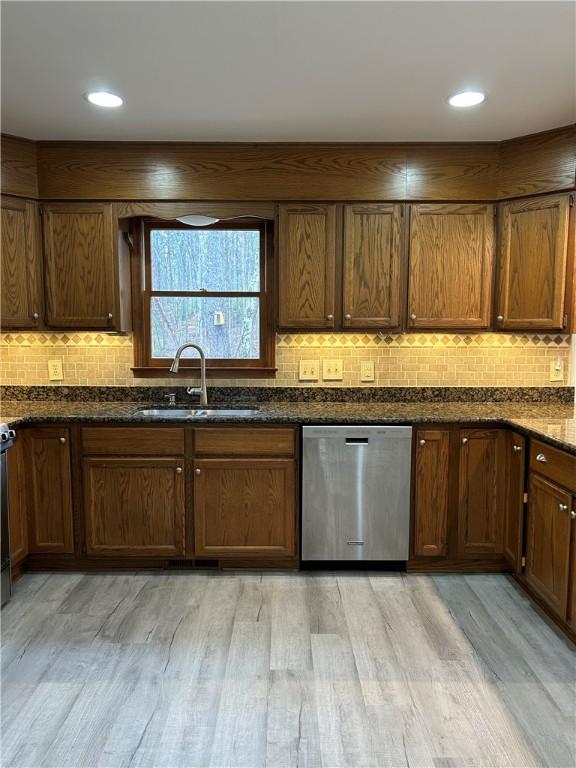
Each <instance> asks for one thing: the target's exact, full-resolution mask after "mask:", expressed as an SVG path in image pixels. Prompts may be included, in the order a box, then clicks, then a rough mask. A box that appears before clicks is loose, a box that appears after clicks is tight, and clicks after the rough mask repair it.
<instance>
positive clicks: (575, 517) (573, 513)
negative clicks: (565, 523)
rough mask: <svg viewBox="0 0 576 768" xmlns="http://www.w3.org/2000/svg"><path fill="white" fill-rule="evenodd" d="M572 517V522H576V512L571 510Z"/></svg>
mask: <svg viewBox="0 0 576 768" xmlns="http://www.w3.org/2000/svg"><path fill="white" fill-rule="evenodd" d="M570 517H571V518H572V520H576V511H574V510H571V511H570Z"/></svg>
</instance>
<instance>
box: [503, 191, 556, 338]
mask: <svg viewBox="0 0 576 768" xmlns="http://www.w3.org/2000/svg"><path fill="white" fill-rule="evenodd" d="M569 207H570V202H569V198H568V196H566V195H564V196H556V197H549V198H546V197H541V198H538V199H536V200H516V201H514V202H511V203H503V204H502V205H501V206H500V217H499V218H500V225H499V270H498V296H497V301H496V315H497V318H496V327H497V328H503V329H504V328H506V329H511V330H514V329H522V328H525V329H527V330H530V329H542V330H547V329H558V330H561V329H562V328H564V325H565V322H566V321H565V317H564V315H565V312H566V309H565V292H566V276H567V275H566V272H567V264H568V223H569Z"/></svg>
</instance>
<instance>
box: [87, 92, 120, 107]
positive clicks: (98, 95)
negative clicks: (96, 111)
mask: <svg viewBox="0 0 576 768" xmlns="http://www.w3.org/2000/svg"><path fill="white" fill-rule="evenodd" d="M86 98H87V99H88V101H89V102H90V104H95V105H96V106H97V107H121V106H122V104H123V103H124V102H123V100H122V99H121V98H120V96H117V95H116V94H115V93H110V92H109V91H94V92H92V93H87V94H86Z"/></svg>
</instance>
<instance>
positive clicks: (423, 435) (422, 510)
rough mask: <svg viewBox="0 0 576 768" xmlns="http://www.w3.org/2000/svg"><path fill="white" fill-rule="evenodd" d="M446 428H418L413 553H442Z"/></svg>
mask: <svg viewBox="0 0 576 768" xmlns="http://www.w3.org/2000/svg"><path fill="white" fill-rule="evenodd" d="M449 462H450V432H449V431H448V430H432V429H419V430H418V432H417V433H416V462H415V472H414V483H415V488H414V555H415V556H416V557H420V556H428V557H439V556H442V555H446V553H447V545H448V486H449Z"/></svg>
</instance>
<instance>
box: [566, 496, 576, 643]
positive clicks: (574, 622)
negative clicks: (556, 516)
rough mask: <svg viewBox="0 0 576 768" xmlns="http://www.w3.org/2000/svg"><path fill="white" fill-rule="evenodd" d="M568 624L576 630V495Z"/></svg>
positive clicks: (575, 500) (572, 530)
mask: <svg viewBox="0 0 576 768" xmlns="http://www.w3.org/2000/svg"><path fill="white" fill-rule="evenodd" d="M566 619H567V621H568V624H569V625H570V626H571V627H572V629H573V631H574V632H576V496H573V497H572V507H571V509H570V570H569V574H568V612H567V616H566Z"/></svg>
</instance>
